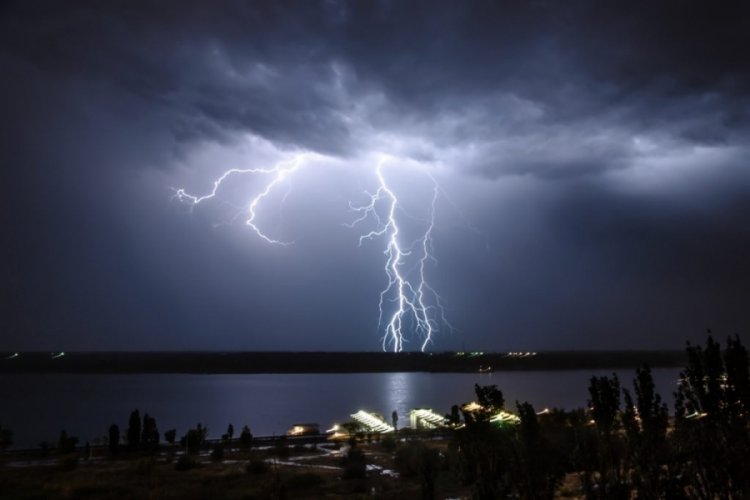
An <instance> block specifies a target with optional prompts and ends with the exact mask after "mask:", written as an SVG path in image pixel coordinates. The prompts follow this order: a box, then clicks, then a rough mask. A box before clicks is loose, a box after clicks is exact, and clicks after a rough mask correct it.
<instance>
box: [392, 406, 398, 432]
mask: <svg viewBox="0 0 750 500" xmlns="http://www.w3.org/2000/svg"><path fill="white" fill-rule="evenodd" d="M391 422H392V423H393V428H394V429H396V431H398V412H397V411H396V410H393V413H391Z"/></svg>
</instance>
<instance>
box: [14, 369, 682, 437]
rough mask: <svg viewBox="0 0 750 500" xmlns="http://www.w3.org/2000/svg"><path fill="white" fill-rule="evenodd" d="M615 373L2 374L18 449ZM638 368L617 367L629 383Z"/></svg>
mask: <svg viewBox="0 0 750 500" xmlns="http://www.w3.org/2000/svg"><path fill="white" fill-rule="evenodd" d="M611 373H612V372H611V371H608V370H604V371H550V372H541V371H540V372H496V373H490V374H473V373H355V374H288V375H278V374H273V375H181V374H167V375H153V374H147V375H140V374H137V375H74V374H63V375H59V374H31V375H29V374H13V375H0V425H3V426H4V427H7V428H10V429H11V430H12V431H13V433H14V441H15V446H14V447H24V448H27V447H37V446H38V445H39V443H40V442H41V441H42V440H45V439H46V440H49V441H50V442H56V441H57V437H58V436H59V433H60V430H62V429H65V430H67V432H68V433H69V434H72V435H75V436H78V437H79V438H80V439H81V442H82V443H83V442H85V441H87V440H88V441H91V442H92V443H93V442H94V441H95V440H96V439H97V438H99V439H103V437H104V436H105V435H106V433H107V429H108V428H109V426H110V424H113V423H116V424H118V425H119V426H120V429H121V432H122V433H123V434H124V432H125V428H126V427H127V420H128V416H129V414H130V412H131V411H132V410H133V409H135V408H138V409H139V410H140V411H141V413H143V412H148V413H149V414H150V415H152V416H154V417H155V418H156V421H157V424H158V426H159V430H160V431H161V432H164V431H166V430H169V429H172V428H174V429H177V434H178V436H181V435H182V434H184V432H185V431H186V430H187V429H188V428H189V427H191V426H194V425H195V424H196V423H198V422H201V423H202V424H203V425H206V426H208V430H209V437H219V436H221V434H223V433H224V432H225V431H226V428H227V425H228V424H229V423H230V422H231V423H232V424H233V425H234V428H235V434H239V430H240V429H241V428H242V426H243V425H245V424H247V425H249V426H250V428H251V429H252V431H253V433H254V434H256V435H272V434H283V433H284V432H286V430H287V429H288V428H289V427H290V426H291V425H292V424H294V423H299V422H317V423H319V424H320V425H321V427H322V428H328V427H329V426H330V425H332V424H333V423H335V422H343V421H346V420H348V419H349V415H350V414H351V413H354V412H355V411H356V410H358V409H360V408H362V409H368V410H371V411H376V412H379V413H382V414H383V415H386V416H387V417H388V418H390V414H391V412H392V411H393V410H396V411H397V412H398V413H399V417H400V423H401V425H406V424H408V411H409V410H410V409H411V408H415V407H426V408H433V409H434V410H435V411H438V412H441V413H447V412H448V411H449V410H450V407H451V405H453V404H460V403H465V402H467V401H470V400H471V399H472V398H473V388H474V384H475V383H477V384H480V385H489V384H495V385H497V386H498V387H499V388H500V389H502V391H503V393H504V394H505V400H506V403H507V405H508V406H512V405H513V404H514V403H515V401H516V400H519V401H529V402H530V403H532V404H533V405H534V406H535V407H536V408H538V409H541V408H544V407H550V408H551V407H558V408H567V409H571V408H577V407H582V406H585V405H586V400H587V398H588V393H587V387H588V380H589V378H590V377H591V376H592V375H609V374H611ZM653 373H654V379H655V382H656V387H657V389H658V390H659V392H660V394H662V397H663V398H664V399H665V400H666V401H667V402H669V403H670V404H671V402H672V392H673V391H674V388H675V381H676V380H677V374H678V370H676V369H659V370H654V372H653ZM633 375H634V373H633V372H632V371H618V376H619V377H620V380H621V382H622V383H623V385H626V384H625V382H627V385H629V384H630V381H631V380H632V379H633Z"/></svg>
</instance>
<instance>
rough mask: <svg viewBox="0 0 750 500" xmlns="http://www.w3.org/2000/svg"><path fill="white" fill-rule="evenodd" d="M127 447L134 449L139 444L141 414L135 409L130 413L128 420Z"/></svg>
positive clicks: (136, 448) (137, 447) (138, 446)
mask: <svg viewBox="0 0 750 500" xmlns="http://www.w3.org/2000/svg"><path fill="white" fill-rule="evenodd" d="M127 439H128V449H129V450H130V451H135V450H138V449H139V448H140V445H141V414H140V412H139V411H138V410H137V409H136V410H133V412H132V413H131V414H130V420H128V432H127Z"/></svg>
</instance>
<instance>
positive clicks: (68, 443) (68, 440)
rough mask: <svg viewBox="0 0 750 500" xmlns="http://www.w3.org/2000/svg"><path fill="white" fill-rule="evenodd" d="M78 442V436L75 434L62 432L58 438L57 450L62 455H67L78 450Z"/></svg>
mask: <svg viewBox="0 0 750 500" xmlns="http://www.w3.org/2000/svg"><path fill="white" fill-rule="evenodd" d="M77 444H78V438H77V437H74V436H68V433H67V431H64V430H63V431H61V432H60V439H58V440H57V452H58V453H59V454H60V455H67V454H69V453H73V452H74V451H75V450H76V445H77Z"/></svg>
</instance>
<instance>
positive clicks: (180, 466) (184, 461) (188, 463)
mask: <svg viewBox="0 0 750 500" xmlns="http://www.w3.org/2000/svg"><path fill="white" fill-rule="evenodd" d="M197 466H198V463H197V462H196V461H195V459H193V457H191V456H190V455H181V456H180V458H178V459H177V461H176V462H175V464H174V468H175V470H190V469H194V468H195V467H197Z"/></svg>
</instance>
